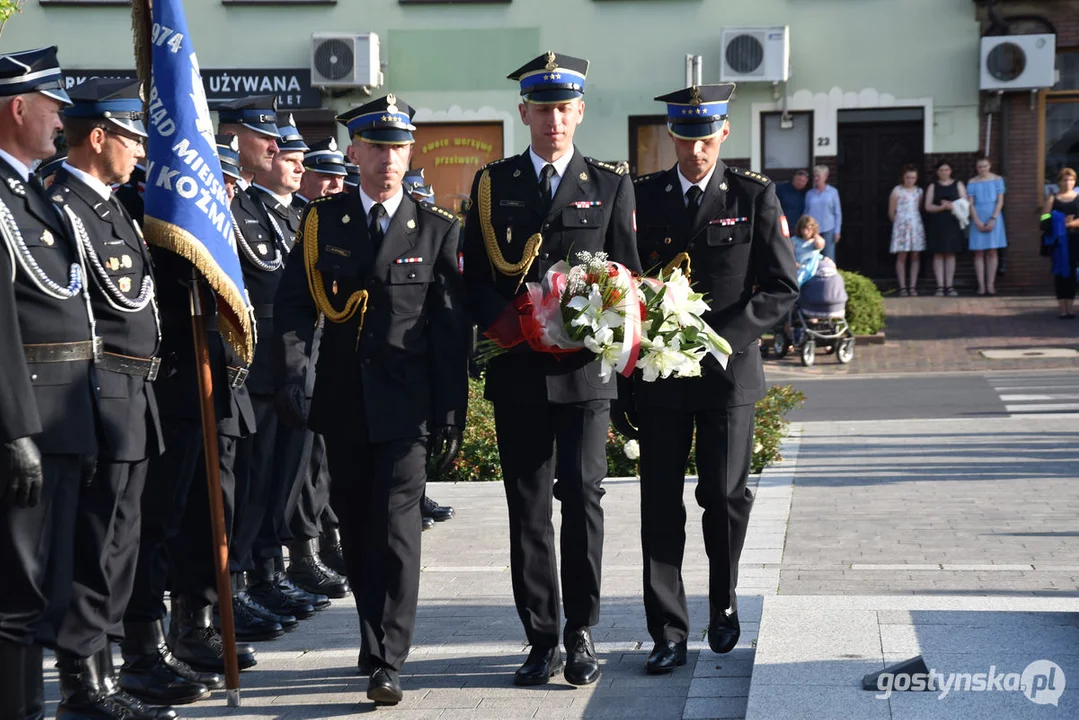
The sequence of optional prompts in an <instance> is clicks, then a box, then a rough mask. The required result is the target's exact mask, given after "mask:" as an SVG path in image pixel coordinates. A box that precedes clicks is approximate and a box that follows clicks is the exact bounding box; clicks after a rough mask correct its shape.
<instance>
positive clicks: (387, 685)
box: [367, 667, 405, 705]
mask: <svg viewBox="0 0 1079 720" xmlns="http://www.w3.org/2000/svg"><path fill="white" fill-rule="evenodd" d="M404 696H405V694H404V693H403V692H402V691H401V679H400V677H398V674H397V671H396V670H394V669H393V668H388V667H380V668H378V669H377V670H375V671H374V672H373V673H371V679H370V680H368V681H367V699H368V700H374V701H375V704H376V705H396V704H397V703H399V702H401V698H403V697H404Z"/></svg>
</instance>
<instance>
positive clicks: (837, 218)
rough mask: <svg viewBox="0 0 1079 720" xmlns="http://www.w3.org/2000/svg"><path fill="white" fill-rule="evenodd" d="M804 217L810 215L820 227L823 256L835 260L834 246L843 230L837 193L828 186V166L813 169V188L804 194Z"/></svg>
mask: <svg viewBox="0 0 1079 720" xmlns="http://www.w3.org/2000/svg"><path fill="white" fill-rule="evenodd" d="M803 212H804V213H805V214H806V215H812V216H813V218H815V219H816V221H817V223H818V224H819V225H820V234H821V237H823V238H824V255H825V257H829V258H831V259H832V260H835V246H836V245H837V244H838V243H839V234H840V231H841V230H842V228H843V210H842V208H841V207H840V205H839V191H838V190H836V189H835V188H834V187H833V186H831V185H829V184H828V166H827V165H816V166H814V168H813V187H812V188H810V189H809V190H808V191H807V192H806V196H805V209H804V211H803Z"/></svg>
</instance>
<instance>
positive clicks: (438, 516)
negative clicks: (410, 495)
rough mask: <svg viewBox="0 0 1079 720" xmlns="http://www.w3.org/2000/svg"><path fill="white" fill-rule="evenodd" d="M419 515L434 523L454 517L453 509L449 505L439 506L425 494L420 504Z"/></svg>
mask: <svg viewBox="0 0 1079 720" xmlns="http://www.w3.org/2000/svg"><path fill="white" fill-rule="evenodd" d="M420 514H421V515H423V516H424V517H425V518H431V519H432V520H435V521H436V522H444V521H446V520H449V519H450V518H451V517H453V516H454V512H453V508H451V507H450V506H449V505H439V504H438V503H437V502H435V501H434V500H432V499H431V498H429V497H428V496H427V495H426V494H425V495H424V496H423V501H422V502H421V503H420Z"/></svg>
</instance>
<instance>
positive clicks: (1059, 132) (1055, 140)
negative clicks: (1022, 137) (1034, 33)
mask: <svg viewBox="0 0 1079 720" xmlns="http://www.w3.org/2000/svg"><path fill="white" fill-rule="evenodd" d="M1056 66H1057V70H1058V71H1059V72H1060V80H1059V81H1058V82H1057V84H1056V85H1054V86H1053V87H1052V89H1051V90H1049V91H1047V92H1045V93H1044V94H1043V96H1042V98H1041V101H1040V103H1039V104H1040V105H1041V106H1042V108H1041V109H1042V114H1041V118H1042V120H1043V123H1044V124H1043V127H1042V128H1041V133H1040V135H1041V138H1042V140H1043V142H1044V146H1043V148H1044V150H1043V152H1042V153H1041V158H1040V160H1041V165H1042V174H1041V177H1042V186H1041V188H1040V190H1041V193H1042V194H1043V196H1047V195H1050V194H1052V193H1055V192H1056V191H1057V174H1058V173H1059V172H1060V170H1061V169H1062V168H1066V167H1070V168H1072V169H1079V51H1076V50H1064V51H1061V52H1058V53H1057V62H1056Z"/></svg>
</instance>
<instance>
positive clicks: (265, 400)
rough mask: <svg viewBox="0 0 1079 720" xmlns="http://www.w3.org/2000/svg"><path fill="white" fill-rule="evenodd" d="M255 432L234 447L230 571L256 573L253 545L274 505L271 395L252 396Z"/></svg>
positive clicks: (274, 436)
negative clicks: (233, 500)
mask: <svg viewBox="0 0 1079 720" xmlns="http://www.w3.org/2000/svg"><path fill="white" fill-rule="evenodd" d="M251 407H252V409H253V410H254V411H255V432H254V433H253V434H251V435H248V436H247V437H244V438H240V439H239V440H238V441H237V443H236V464H235V468H234V469H235V477H236V517H235V518H234V520H233V524H232V534H231V535H230V542H229V570H230V571H232V572H234V573H235V572H241V571H243V570H254V569H255V562H256V557H255V545H256V542H257V540H258V537H259V533H260V532H261V531H262V526H263V522H264V521H265V518H266V516H267V513H269V512H270V510H271V509H272V508H273V507H274V506H275V505H276V500H275V497H276V494H277V493H276V492H275V488H274V465H275V458H276V457H277V455H276V453H277V452H279V449H278V447H277V439H278V438H277V429H278V424H277V412H276V411H275V410H274V403H273V396H272V395H256V394H254V393H251Z"/></svg>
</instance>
